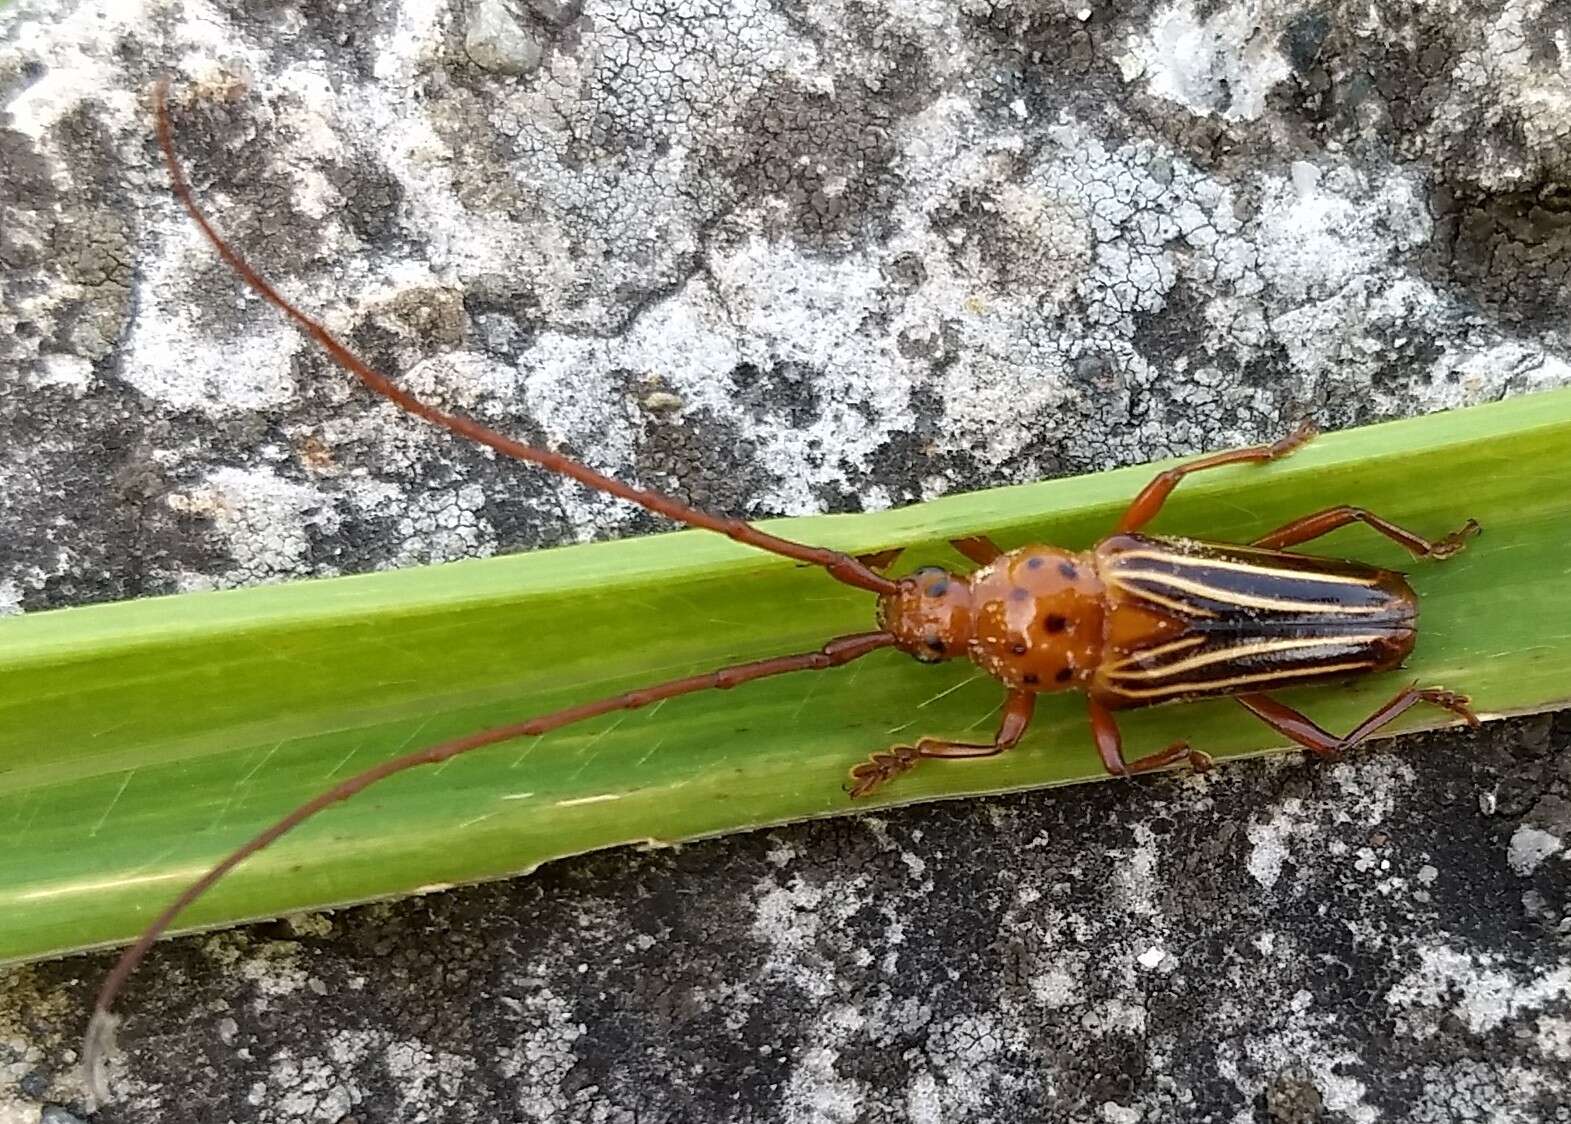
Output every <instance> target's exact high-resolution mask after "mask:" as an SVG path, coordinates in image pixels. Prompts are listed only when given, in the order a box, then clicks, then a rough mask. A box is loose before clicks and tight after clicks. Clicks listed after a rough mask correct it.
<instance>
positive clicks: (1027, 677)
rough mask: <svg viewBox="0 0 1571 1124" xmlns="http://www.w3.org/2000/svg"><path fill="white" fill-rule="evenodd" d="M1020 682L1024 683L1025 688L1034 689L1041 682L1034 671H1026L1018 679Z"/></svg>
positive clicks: (1040, 678)
mask: <svg viewBox="0 0 1571 1124" xmlns="http://www.w3.org/2000/svg"><path fill="white" fill-rule="evenodd" d="M1020 682H1022V683H1024V684H1025V685H1026V686H1027V687H1035V686H1036V685H1037V684H1038V683H1040V682H1042V677H1041V676H1040V675H1038V674H1037V673H1036V672H1034V671H1028V672H1026V673H1025V674H1024V675H1022V676H1021V677H1020Z"/></svg>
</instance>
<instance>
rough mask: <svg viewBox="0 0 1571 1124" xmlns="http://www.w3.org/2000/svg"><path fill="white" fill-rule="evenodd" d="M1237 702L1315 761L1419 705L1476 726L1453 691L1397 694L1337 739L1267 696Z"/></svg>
mask: <svg viewBox="0 0 1571 1124" xmlns="http://www.w3.org/2000/svg"><path fill="white" fill-rule="evenodd" d="M1237 699H1238V703H1239V705H1240V706H1242V707H1243V708H1244V709H1245V710H1247V711H1249V713H1250V714H1253V715H1254V716H1255V717H1256V718H1258V719H1260V720H1261V721H1262V722H1264V723H1265V724H1266V725H1267V726H1270V727H1271V728H1272V729H1273V730H1275V731H1276V732H1277V733H1279V734H1281V735H1283V736H1284V737H1287V738H1290V739H1291V740H1293V741H1295V742H1297V743H1298V744H1299V745H1301V746H1303V747H1304V748H1305V749H1307V750H1309V751H1310V752H1311V753H1313V754H1315V755H1316V756H1318V757H1335V756H1337V755H1339V754H1341V753H1342V752H1343V751H1345V750H1349V749H1352V748H1353V747H1354V746H1355V745H1357V744H1358V743H1359V742H1361V741H1363V740H1364V739H1366V738H1368V737H1369V736H1370V735H1371V734H1373V733H1374V732H1375V731H1376V730H1378V729H1380V727H1382V726H1384V725H1385V724H1386V723H1387V722H1390V721H1391V720H1392V719H1394V718H1396V716H1397V715H1399V714H1401V713H1402V712H1403V711H1404V710H1407V709H1408V708H1409V707H1412V706H1416V705H1417V704H1418V703H1421V702H1426V703H1429V704H1431V705H1433V706H1438V707H1443V708H1444V709H1446V710H1449V711H1450V712H1451V713H1453V714H1455V715H1457V716H1459V717H1460V718H1461V719H1462V720H1463V721H1464V722H1466V723H1467V724H1468V725H1469V726H1477V725H1478V724H1479V722H1478V715H1476V714H1474V713H1473V711H1472V708H1471V706H1470V705H1469V702H1468V698H1467V696H1466V695H1459V694H1457V693H1456V692H1455V691H1447V690H1445V689H1444V688H1441V687H1428V688H1424V689H1419V688H1418V687H1416V686H1413V687H1408V688H1406V689H1405V690H1403V691H1399V692H1398V693H1397V695H1396V697H1395V698H1393V699H1392V700H1391V701H1390V702H1388V703H1386V704H1385V705H1384V706H1382V707H1381V708H1380V709H1379V710H1376V711H1375V712H1374V713H1373V714H1371V715H1370V716H1369V717H1368V718H1366V719H1364V720H1363V721H1362V722H1360V723H1359V724H1358V725H1357V726H1356V727H1354V728H1353V730H1352V732H1350V733H1348V734H1347V735H1346V736H1344V737H1340V738H1339V737H1337V736H1336V735H1335V734H1333V733H1330V732H1329V731H1327V730H1325V729H1324V728H1322V727H1320V726H1318V725H1316V724H1315V723H1314V722H1313V721H1312V720H1311V719H1309V718H1307V717H1305V716H1304V715H1302V714H1300V713H1299V712H1298V711H1296V710H1294V709H1293V708H1292V707H1290V706H1284V705H1283V704H1282V703H1279V702H1277V701H1276V700H1275V699H1273V698H1272V697H1271V696H1270V695H1238V696H1237Z"/></svg>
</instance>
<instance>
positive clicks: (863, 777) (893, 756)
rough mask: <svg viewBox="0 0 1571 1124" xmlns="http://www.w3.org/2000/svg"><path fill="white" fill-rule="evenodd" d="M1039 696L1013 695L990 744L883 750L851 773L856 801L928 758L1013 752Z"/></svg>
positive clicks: (924, 743) (928, 742) (932, 742)
mask: <svg viewBox="0 0 1571 1124" xmlns="http://www.w3.org/2000/svg"><path fill="white" fill-rule="evenodd" d="M1035 709H1036V695H1034V694H1032V693H1031V692H1030V691H1011V692H1009V697H1008V698H1007V699H1006V700H1005V701H1004V716H1003V718H1002V719H1000V720H999V723H998V733H997V734H995V735H994V736H993V740H992V741H990V742H953V741H945V740H943V739H941V738H922V739H921V740H920V741H918V742H917V743H916V744H915V745H896V746H891V747H890V748H888V749H884V750H880V751H878V752H877V753H875V754H873V755H872V756H871V757H869V758H868V759H867V760H866V761H864V762H862V763H861V764H860V765H856V766H854V767H853V768H852V769H851V790H850V791H851V796H852V798H853V799H854V798H856V797H860V796H866V795H867V794H868V793H869V792H872V791H873V790H874V789H875V788H877V787H878V786H879V785H881V784H884V783H885V782H886V781H889V780H892V779H893V778H895V777H898V776H899V775H900V774H901V773H904V772H907V771H908V770H910V769H914V768H916V764H917V762H918V761H920V760H922V758H924V757H948V758H965V757H996V756H997V755H998V754H1000V753H1003V752H1004V751H1005V750H1006V749H1013V748H1014V747H1015V746H1016V745H1018V744H1019V742H1020V739H1021V737H1023V736H1024V735H1025V732H1026V728H1027V727H1028V726H1030V725H1031V715H1032V712H1033V711H1035Z"/></svg>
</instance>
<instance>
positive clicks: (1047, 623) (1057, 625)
mask: <svg viewBox="0 0 1571 1124" xmlns="http://www.w3.org/2000/svg"><path fill="white" fill-rule="evenodd" d="M1068 624H1069V622H1068V621H1066V620H1065V619H1064V618H1063V617H1061V616H1059V615H1058V614H1057V613H1052V614H1050V615H1049V616H1048V618H1047V619H1046V620H1044V621H1043V622H1042V626H1043V627H1044V628H1046V629H1047V631H1049V632H1062V631H1064V628H1065V626H1066V625H1068Z"/></svg>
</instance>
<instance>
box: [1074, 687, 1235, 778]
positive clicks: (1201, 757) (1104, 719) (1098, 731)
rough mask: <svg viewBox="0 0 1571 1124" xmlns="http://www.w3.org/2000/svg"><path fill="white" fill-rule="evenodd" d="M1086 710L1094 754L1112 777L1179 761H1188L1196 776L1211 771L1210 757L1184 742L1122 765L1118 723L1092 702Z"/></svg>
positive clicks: (1149, 769)
mask: <svg viewBox="0 0 1571 1124" xmlns="http://www.w3.org/2000/svg"><path fill="white" fill-rule="evenodd" d="M1087 706H1088V709H1089V710H1090V712H1091V736H1092V737H1093V738H1095V739H1096V751H1097V753H1098V754H1099V755H1100V756H1101V758H1102V768H1104V769H1106V770H1107V771H1108V772H1109V773H1111V774H1113V776H1115V777H1127V776H1133V775H1134V774H1136V773H1149V772H1153V771H1154V770H1157V769H1165V768H1167V767H1168V766H1169V765H1177V764H1178V763H1179V762H1181V761H1187V762H1188V763H1189V767H1190V768H1191V769H1193V770H1194V771H1195V772H1197V773H1203V772H1205V771H1206V770H1207V769H1209V768H1211V756H1210V754H1207V753H1201V752H1200V751H1199V750H1198V749H1191V748H1190V746H1189V743H1188V742H1183V741H1179V742H1174V743H1173V744H1172V745H1170V746H1168V747H1167V748H1166V749H1159V750H1157V751H1156V752H1155V753H1150V754H1147V755H1146V756H1144V757H1137V758H1136V759H1135V760H1133V761H1125V760H1124V736H1123V734H1121V733H1120V732H1119V730H1118V721H1117V719H1115V718H1114V717H1113V712H1112V711H1110V710H1108V709H1107V707H1105V706H1103V705H1102V704H1101V703H1099V702H1097V701H1096V700H1095V699H1090V700H1088V703H1087Z"/></svg>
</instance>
